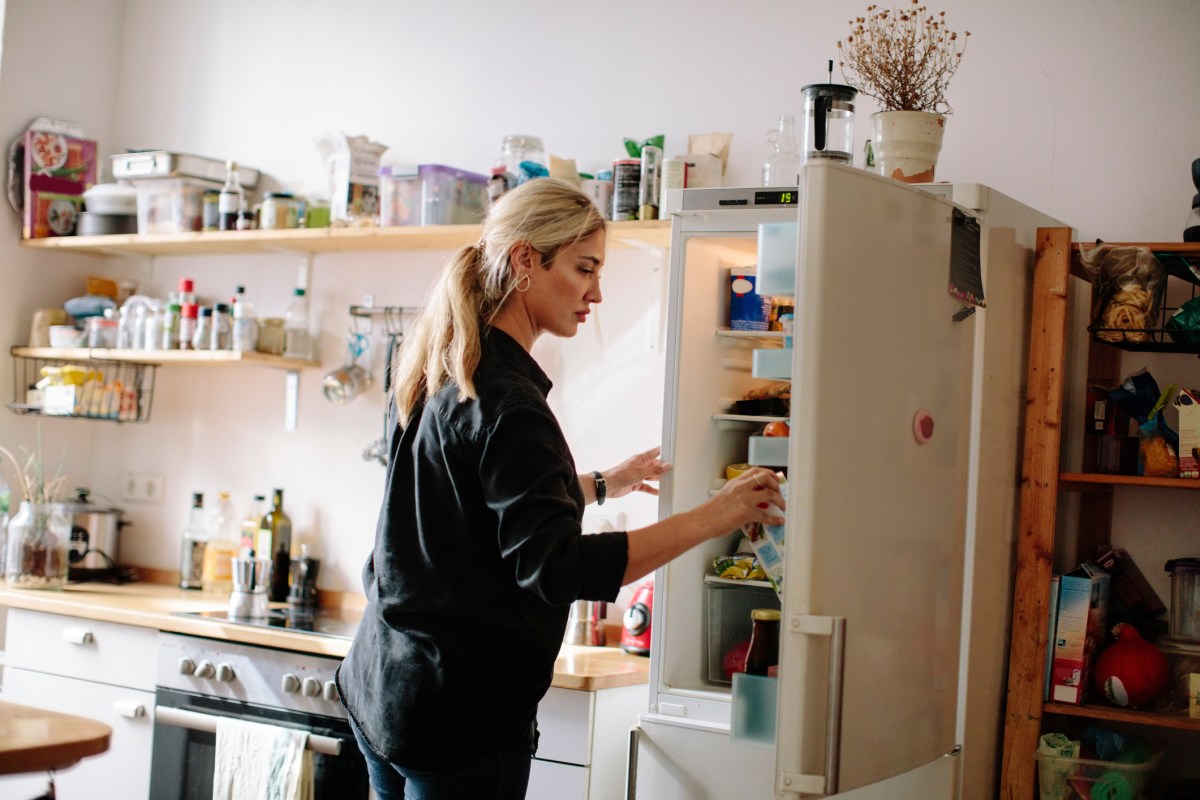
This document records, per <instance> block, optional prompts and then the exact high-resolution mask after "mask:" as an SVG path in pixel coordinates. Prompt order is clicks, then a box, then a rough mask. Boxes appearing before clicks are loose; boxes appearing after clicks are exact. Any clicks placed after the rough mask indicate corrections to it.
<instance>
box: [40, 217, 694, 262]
mask: <svg viewBox="0 0 1200 800" xmlns="http://www.w3.org/2000/svg"><path fill="white" fill-rule="evenodd" d="M482 231H483V226H482V225H422V226H402V227H388V228H378V227H373V228H292V229H288V230H257V231H195V232H187V233H153V234H150V233H130V234H114V235H111V236H58V237H51V238H48V239H23V240H22V241H21V246H22V247H24V248H26V249H29V250H47V251H52V252H71V253H87V254H92V255H110V256H111V255H131V256H147V257H150V256H176V255H220V254H233V253H289V252H295V253H308V254H317V253H379V252H389V251H397V250H416V251H420V250H426V251H430V250H454V249H457V248H459V247H462V246H464V245H467V244H471V243H472V242H476V241H478V240H479V237H480V234H481V233H482ZM670 242H671V222H670V220H647V221H644V222H643V221H632V222H610V223H609V244H611V245H613V246H616V247H629V246H633V247H636V246H654V247H668V246H670Z"/></svg>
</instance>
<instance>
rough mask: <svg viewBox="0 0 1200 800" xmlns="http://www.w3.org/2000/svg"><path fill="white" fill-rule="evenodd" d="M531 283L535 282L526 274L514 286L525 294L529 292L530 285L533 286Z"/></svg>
mask: <svg viewBox="0 0 1200 800" xmlns="http://www.w3.org/2000/svg"><path fill="white" fill-rule="evenodd" d="M522 281H524V282H525V285H524V286H522V285H521V282H522ZM531 283H533V281H532V280H531V279H530V277H529V273H528V272H526V273H525V274H524V275H522V276H521V277H519V278H517V282H516V283H514V284H513V288H514V289H516V290H517V291H518V292H520V293H521V294H524V293H525V292H528V291H529V284H531Z"/></svg>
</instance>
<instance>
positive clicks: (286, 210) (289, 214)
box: [258, 192, 300, 231]
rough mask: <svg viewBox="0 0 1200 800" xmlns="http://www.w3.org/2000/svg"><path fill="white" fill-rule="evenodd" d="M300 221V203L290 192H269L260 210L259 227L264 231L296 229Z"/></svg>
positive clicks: (264, 197)
mask: <svg viewBox="0 0 1200 800" xmlns="http://www.w3.org/2000/svg"><path fill="white" fill-rule="evenodd" d="M299 220H300V203H299V201H298V200H296V198H295V197H294V196H292V195H291V194H289V193H288V192H267V193H266V194H264V195H263V201H262V208H261V209H260V210H259V215H258V227H259V228H260V229H262V230H264V231H274V230H282V229H284V228H295V227H296V226H297V225H298V224H299Z"/></svg>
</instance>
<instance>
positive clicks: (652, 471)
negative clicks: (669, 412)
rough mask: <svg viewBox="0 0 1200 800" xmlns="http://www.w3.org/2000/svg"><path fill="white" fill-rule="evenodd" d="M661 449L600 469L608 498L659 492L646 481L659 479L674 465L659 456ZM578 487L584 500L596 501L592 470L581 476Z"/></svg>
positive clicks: (656, 448) (651, 450) (594, 480)
mask: <svg viewBox="0 0 1200 800" xmlns="http://www.w3.org/2000/svg"><path fill="white" fill-rule="evenodd" d="M660 452H661V448H658V447H652V448H650V449H649V450H647V451H646V452H644V453H638V454H637V455H636V456H633V457H631V458H628V459H626V460H624V461H622V462H621V463H620V464H618V465H617V466H615V467H611V468H609V469H602V470H600V474H601V476H603V478H604V485H605V493H604V496H605V499H606V500H611V499H612V498H614V497H624V496H625V495H627V494H630V493H632V492H645V493H646V494H651V495H657V494H658V487H656V486H651V485H650V484H649V483H647V481H657V480H658V479H659V477H661V476H662V474H663V473H664V472H666V471H667V470H669V469H670V468H671V465H670V464H664V463H663V462H662V460H661V459H660V458H659V457H658V456H659V453H660ZM579 488H580V489H581V490H582V491H583V501H584V502H585V503H587V504H591V503H594V502H596V479H595V477H594V476H593V475H592V473H590V472H588V473H586V474H583V475H580V476H579Z"/></svg>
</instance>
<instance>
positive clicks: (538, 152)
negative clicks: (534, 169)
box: [496, 134, 546, 183]
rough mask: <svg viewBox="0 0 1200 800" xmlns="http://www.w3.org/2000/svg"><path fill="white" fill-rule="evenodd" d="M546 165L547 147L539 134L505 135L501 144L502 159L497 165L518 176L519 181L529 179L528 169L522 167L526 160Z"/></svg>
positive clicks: (522, 181) (541, 165)
mask: <svg viewBox="0 0 1200 800" xmlns="http://www.w3.org/2000/svg"><path fill="white" fill-rule="evenodd" d="M526 161H528V162H530V163H531V164H537V165H538V166H540V167H543V168H544V167H545V166H546V148H545V145H543V144H542V140H541V139H540V138H539V137H537V136H521V135H515V134H510V135H508V136H505V137H504V140H503V141H502V142H501V144H500V160H499V161H497V162H496V166H497V167H501V166H503V167H504V168H505V171H506V172H509V173H511V174H512V175H514V176H516V179H517V183H524V182H525V181H527V180H529V177H530V174H529V171H528V170H523V169H521V164H522V163H524V162H526Z"/></svg>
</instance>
